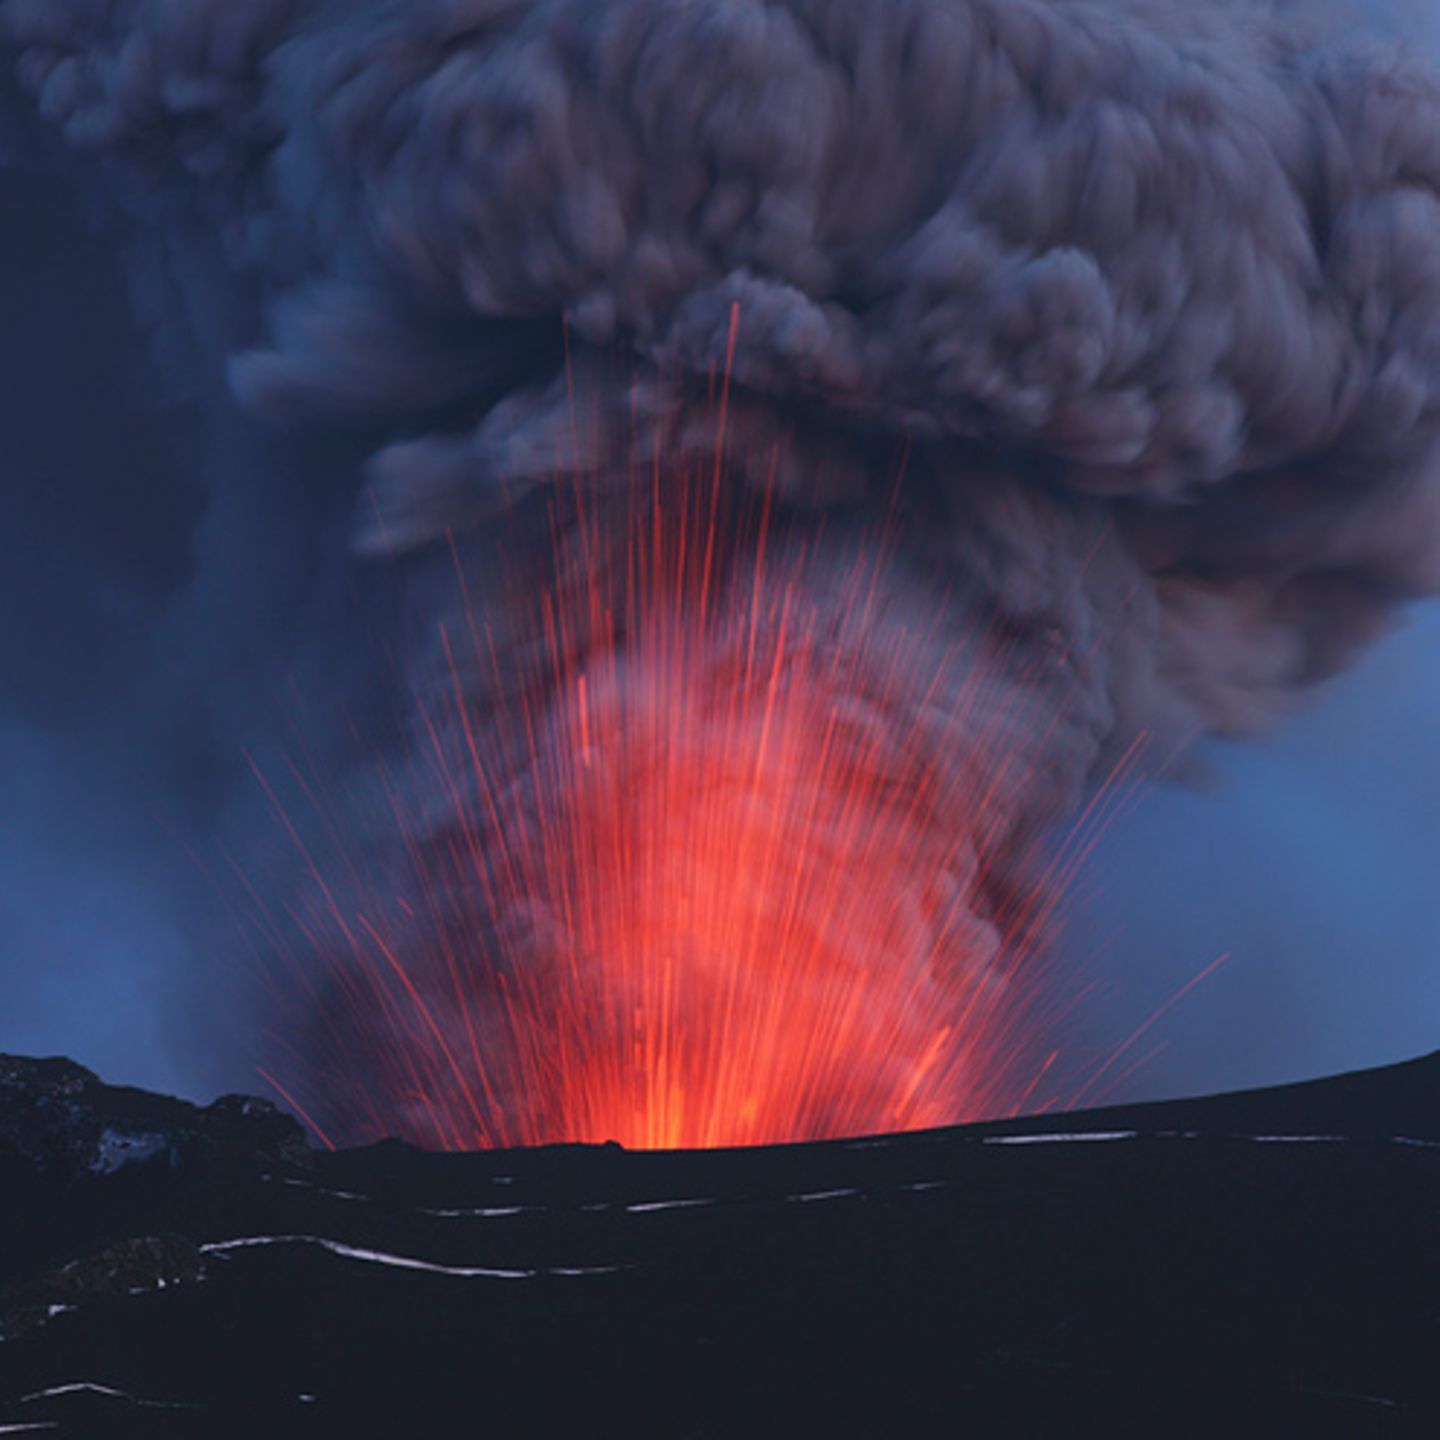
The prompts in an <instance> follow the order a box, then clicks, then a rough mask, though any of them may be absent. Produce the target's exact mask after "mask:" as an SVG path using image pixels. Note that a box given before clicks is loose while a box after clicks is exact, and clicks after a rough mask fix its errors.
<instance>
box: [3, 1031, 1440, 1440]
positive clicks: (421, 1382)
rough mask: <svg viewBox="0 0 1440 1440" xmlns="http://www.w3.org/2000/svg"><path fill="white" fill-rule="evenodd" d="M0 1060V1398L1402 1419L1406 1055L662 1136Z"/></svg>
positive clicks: (1421, 1076) (1434, 1193)
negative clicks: (436, 1138)
mask: <svg viewBox="0 0 1440 1440" xmlns="http://www.w3.org/2000/svg"><path fill="white" fill-rule="evenodd" d="M0 1074H3V1075H5V1076H6V1077H7V1081H6V1085H5V1087H4V1089H3V1091H0V1094H3V1095H4V1108H3V1122H0V1123H3V1130H0V1133H3V1135H4V1136H5V1142H4V1145H5V1148H4V1149H3V1150H0V1204H3V1211H4V1214H5V1217H6V1225H5V1226H4V1227H3V1229H0V1285H5V1286H8V1287H9V1289H8V1294H9V1300H8V1302H7V1305H8V1309H7V1310H6V1316H7V1319H6V1322H5V1329H4V1334H5V1339H4V1341H3V1343H0V1433H3V1432H4V1431H5V1429H6V1427H8V1426H13V1427H19V1428H21V1429H33V1428H37V1427H38V1428H49V1429H56V1430H58V1432H59V1433H62V1434H63V1433H71V1434H87V1435H88V1434H95V1435H105V1436H112V1435H113V1436H128V1435H134V1436H144V1437H160V1436H167V1437H169V1436H174V1437H180V1436H195V1437H202V1436H203V1437H205V1440H211V1437H214V1436H226V1435H237V1436H241V1435H243V1436H247V1437H253V1436H258V1435H265V1436H279V1437H285V1436H292V1435H293V1436H297V1437H312V1436H313V1437H332V1436H340V1435H343V1436H345V1437H347V1440H364V1437H368V1436H376V1437H379V1436H391V1435H425V1436H449V1435H457V1436H458V1435H465V1436H470V1435H495V1436H504V1437H507V1440H510V1437H528V1436H563V1437H565V1440H584V1437H597V1440H598V1437H617V1440H618V1437H625V1440H632V1437H648V1436H660V1437H695V1440H701V1437H706V1440H720V1437H726V1440H729V1437H742V1436H743V1437H745V1440H764V1437H769V1436H775V1437H796V1436H809V1435H821V1434H826V1435H829V1434H834V1435H863V1436H867V1437H879V1436H889V1435H895V1436H905V1437H928V1436H937V1437H938V1436H944V1437H947V1440H948V1437H954V1436H983V1437H985V1440H1003V1437H1008V1436H1017V1437H1018V1436H1025V1437H1050V1436H1055V1437H1073V1436H1088V1435H1104V1436H1106V1437H1107V1440H1124V1437H1135V1440H1162V1437H1163V1440H1185V1437H1192V1436H1193V1437H1197V1440H1201V1437H1203V1440H1214V1437H1217V1436H1221V1435H1223V1436H1226V1437H1242V1440H1243V1437H1255V1440H1276V1437H1289V1436H1295V1437H1304V1440H1321V1437H1327V1436H1336V1437H1346V1440H1363V1437H1372V1436H1373V1437H1397V1440H1408V1437H1412V1436H1413V1437H1417V1440H1418V1437H1433V1436H1435V1435H1437V1434H1440V1368H1437V1366H1436V1365H1435V1363H1434V1362H1435V1356H1436V1355H1437V1354H1440V1309H1437V1304H1436V1298H1435V1297H1436V1296H1437V1295H1440V1239H1437V1231H1436V1226H1435V1216H1436V1214H1437V1213H1440V1055H1436V1056H1431V1057H1429V1058H1427V1059H1422V1060H1417V1061H1413V1062H1410V1063H1408V1064H1405V1065H1399V1066H1393V1067H1389V1068H1386V1069H1382V1070H1375V1071H1367V1072H1362V1073H1360V1074H1355V1075H1347V1076H1341V1077H1337V1078H1334V1079H1330V1080H1324V1081H1317V1082H1312V1083H1308V1084H1303V1085H1293V1086H1285V1087H1281V1088H1278V1089H1272V1090H1264V1091H1253V1092H1248V1093H1244V1094H1237V1095H1224V1096H1217V1097H1213V1098H1209V1099H1202V1100H1192V1101H1175V1102H1164V1103H1160V1104H1152V1105H1140V1106H1128V1107H1112V1108H1109V1109H1104V1110H1096V1111H1091V1112H1088V1113H1080V1114H1072V1115H1063V1116H1054V1115H1047V1116H1041V1117H1036V1118H1031V1119H1024V1120H1013V1121H1004V1122H997V1123H993V1124H987V1125H979V1126H970V1127H963V1128H955V1129H947V1130H936V1131H928V1132H922V1133H916V1134H907V1135H881V1136H871V1137H860V1138H857V1139H854V1140H840V1141H828V1142H824V1143H818V1144H804V1145H785V1146H771V1147H765V1148H758V1149H748V1150H747V1149H741V1150H729V1151H694V1152H670V1153H658V1152H651V1153H646V1152H628V1151H624V1150H622V1149H619V1148H618V1147H614V1146H551V1147H545V1148H541V1149H533V1150H514V1151H490V1152H482V1153H474V1154H436V1153H429V1152H424V1151H419V1150H415V1149H412V1148H410V1147H408V1146H405V1145H402V1144H400V1143H398V1142H393V1141H392V1142H386V1143H383V1144H380V1145H376V1146H371V1147H369V1148H366V1149H359V1150H349V1151H341V1152H338V1153H336V1154H326V1153H311V1152H309V1151H308V1150H305V1149H304V1148H303V1139H302V1137H301V1136H300V1135H299V1131H298V1128H297V1127H294V1126H292V1125H291V1123H290V1122H288V1121H286V1120H285V1119H284V1117H281V1116H279V1115H277V1114H276V1113H275V1112H274V1111H273V1110H272V1109H270V1107H268V1106H264V1105H263V1104H262V1103H261V1102H253V1103H252V1104H247V1103H246V1102H242V1101H228V1102H225V1103H223V1104H219V1105H216V1106H210V1107H207V1108H205V1109H203V1110H202V1109H198V1108H197V1107H194V1106H188V1105H185V1104H184V1103H183V1102H179V1101H173V1100H167V1099H164V1098H163V1097H157V1096H145V1095H142V1094H140V1093H139V1092H135V1091H112V1090H110V1089H109V1088H108V1087H105V1086H102V1085H101V1084H100V1083H99V1082H98V1081H97V1080H96V1079H95V1077H93V1076H91V1075H89V1074H88V1072H85V1071H83V1070H81V1069H80V1068H79V1067H78V1066H73V1065H70V1064H69V1063H68V1062H60V1061H45V1062H34V1061H18V1060H12V1061H3V1062H0ZM257 1106H258V1108H255V1107H257ZM107 1130H113V1131H114V1133H115V1134H119V1135H124V1136H128V1137H131V1139H132V1140H133V1139H134V1138H135V1137H139V1136H146V1135H155V1136H159V1137H161V1141H162V1143H161V1144H160V1145H158V1146H157V1147H156V1148H155V1149H154V1150H153V1152H152V1153H150V1154H149V1155H148V1158H143V1159H140V1158H137V1159H132V1160H128V1161H127V1162H126V1163H123V1164H120V1165H116V1166H111V1165H108V1164H105V1163H97V1162H100V1161H102V1160H103V1159H104V1157H105V1156H106V1155H109V1154H114V1153H117V1152H116V1149H115V1145H114V1144H113V1143H112V1144H111V1145H110V1147H109V1149H107V1148H106V1143H105V1141H104V1136H105V1134H106V1133H107ZM143 1148H144V1146H143V1145H137V1146H136V1147H135V1150H136V1151H137V1152H138V1150H140V1149H143ZM172 1155H173V1156H178V1157H179V1159H178V1161H176V1162H175V1163H172V1161H171V1158H170V1157H171V1156H172Z"/></svg>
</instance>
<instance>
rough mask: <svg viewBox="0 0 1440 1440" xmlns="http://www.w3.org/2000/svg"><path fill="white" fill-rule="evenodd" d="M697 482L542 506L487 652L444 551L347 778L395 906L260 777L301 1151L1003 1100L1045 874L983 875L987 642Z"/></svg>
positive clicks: (1003, 728)
mask: <svg viewBox="0 0 1440 1440" xmlns="http://www.w3.org/2000/svg"><path fill="white" fill-rule="evenodd" d="M724 403H725V402H724V398H723V394H722V398H721V400H720V404H719V411H720V424H721V425H722V426H723V423H724ZM722 464H723V462H722V461H721V460H719V459H716V460H715V461H714V464H713V469H712V468H711V467H710V466H709V464H708V463H707V465H706V467H705V469H704V470H703V471H696V470H694V469H691V468H689V467H687V466H686V465H685V464H683V463H680V462H676V463H675V465H674V466H673V467H672V466H669V465H668V464H667V462H666V460H665V457H661V456H657V457H656V460H655V465H654V471H653V473H652V474H650V475H648V476H644V477H634V476H631V477H629V479H628V483H626V484H624V485H622V486H619V487H616V489H615V491H614V492H613V493H612V496H611V498H610V500H608V501H605V502H603V503H602V502H594V501H587V500H586V499H585V498H584V496H582V494H581V492H580V490H579V488H578V487H576V488H574V489H572V490H571V491H570V492H569V496H570V498H572V499H573V504H572V503H563V502H562V501H561V500H559V499H556V500H552V501H551V511H550V520H551V525H552V527H553V541H554V543H553V547H552V549H553V555H554V557H555V558H554V561H553V564H552V565H551V566H550V567H549V570H548V574H547V576H546V577H545V579H544V583H540V584H537V583H536V582H535V579H534V577H533V576H531V577H528V578H527V577H526V576H525V575H523V574H521V575H520V576H517V577H516V579H515V581H514V584H513V586H512V587H511V588H512V592H513V593H512V595H511V596H510V598H509V601H508V602H507V605H506V610H507V616H506V621H505V624H506V627H507V628H506V630H505V632H504V637H503V640H501V641H497V638H496V635H495V632H494V629H493V627H492V626H491V624H490V623H489V621H490V615H489V614H488V613H487V611H486V609H485V608H484V607H481V606H480V605H478V604H477V603H476V602H475V601H474V600H473V599H472V596H471V590H470V587H469V585H468V583H467V578H466V569H465V566H464V564H462V562H461V558H460V551H459V550H458V548H456V547H454V546H453V545H452V553H453V555H454V559H455V574H456V583H457V602H458V603H457V614H458V615H459V616H460V617H461V618H460V619H459V621H458V622H452V623H450V624H447V625H446V626H445V627H444V628H443V629H442V630H441V631H440V633H439V634H438V635H437V637H436V641H437V654H440V655H443V658H444V663H443V666H442V667H440V668H441V671H442V679H443V683H441V684H439V685H438V686H432V687H431V688H430V689H429V690H428V691H425V692H423V693H417V694H416V696H415V698H414V701H413V709H414V715H415V720H416V723H415V727H414V728H415V734H416V736H417V737H418V738H417V741H416V746H415V751H414V754H413V755H412V756H411V758H410V761H409V763H408V764H407V766H405V767H403V770H402V769H400V768H394V769H386V770H383V771H382V773H383V774H384V776H385V783H384V787H383V788H384V791H385V795H386V804H387V806H388V810H389V817H388V823H389V824H390V825H391V826H392V827H393V831H394V833H395V834H396V835H398V837H399V838H400V839H401V840H402V841H403V846H404V850H405V853H406V855H407V856H408V872H409V873H408V874H407V875H406V876H405V877H404V882H403V884H402V885H400V886H399V887H398V893H393V894H390V895H387V894H386V893H385V891H384V886H383V884H376V883H374V882H369V881H367V883H366V885H365V886H364V887H362V890H363V893H364V894H365V899H364V900H363V901H362V902H360V903H354V902H353V901H352V899H351V898H350V897H351V895H352V892H353V891H355V889H356V886H355V884H354V883H352V882H354V881H355V880H357V879H358V878H359V871H358V869H357V867H356V865H355V864H354V863H352V862H350V861H348V860H347V861H344V862H343V864H344V865H345V866H347V867H348V869H349V878H348V880H347V879H346V878H345V877H343V876H339V877H336V878H335V883H332V880H331V876H330V871H331V870H332V869H333V868H334V867H332V866H328V865H327V864H325V863H322V860H321V859H320V857H319V855H318V852H317V849H316V845H315V843H314V842H313V841H309V840H306V839H303V838H302V835H301V829H302V828H303V827H301V826H299V825H298V824H296V823H295V822H294V821H293V820H292V819H291V817H290V814H289V812H288V810H287V808H286V807H284V806H282V804H281V801H280V798H279V796H278V794H277V792H276V790H275V788H274V787H273V786H272V784H271V782H270V781H269V779H268V778H267V777H266V776H265V775H264V774H263V773H261V772H260V770H259V768H258V767H257V775H259V777H260V780H261V783H262V784H263V785H264V786H265V788H266V791H267V793H268V794H269V795H270V798H271V801H272V803H274V804H275V806H276V808H277V811H278V813H279V814H280V816H281V819H282V820H283V822H284V824H285V825H286V827H287V829H288V831H289V834H290V836H291V840H292V841H293V843H294V844H295V845H296V846H297V847H298V849H299V853H300V854H301V856H302V859H303V862H304V865H305V869H306V871H307V873H308V875H309V877H310V879H311V881H312V882H313V885H314V890H313V892H312V900H313V903H306V902H297V904H296V905H295V906H293V907H292V908H291V909H290V911H289V914H288V923H287V924H283V925H276V926H275V927H274V928H273V929H272V931H271V933H270V936H269V939H270V940H272V941H275V942H277V943H278V942H279V940H280V939H281V938H282V932H283V931H285V930H286V929H290V930H293V929H294V927H295V926H296V925H298V926H299V927H300V929H301V931H302V932H303V933H304V934H305V935H306V936H307V938H308V940H309V942H310V945H311V948H312V949H313V950H315V951H318V952H320V953H321V954H322V955H323V956H324V957H325V960H326V962H327V965H328V968H329V972H330V973H329V977H328V980H327V981H325V982H317V981H316V980H315V979H314V976H313V970H309V969H306V967H303V966H302V967H299V968H300V970H301V971H302V972H303V973H305V974H306V975H307V976H308V977H309V978H307V979H306V980H305V982H304V985H303V986H302V987H301V989H302V995H301V998H302V1000H303V1002H304V1004H305V1005H306V1006H307V1007H308V1008H309V1009H310V1011H312V1012H315V1013H318V1014H319V1016H320V1020H319V1024H318V1045H319V1048H320V1049H321V1051H322V1052H323V1055H324V1060H323V1065H322V1067H321V1070H320V1083H318V1084H317V1083H316V1078H317V1077H316V1071H315V1069H314V1068H313V1066H312V1067H309V1068H310V1073H309V1075H308V1077H305V1079H303V1080H300V1081H297V1080H296V1079H294V1078H293V1076H294V1070H295V1068H296V1067H295V1066H293V1065H292V1066H290V1067H289V1070H288V1072H286V1073H287V1079H289V1080H290V1083H291V1085H292V1087H294V1088H295V1090H296V1092H297V1093H296V1094H292V1093H291V1091H290V1090H283V1091H282V1093H283V1094H285V1095H286V1097H287V1099H289V1100H290V1101H291V1103H292V1104H293V1105H294V1106H295V1107H296V1108H297V1109H300V1110H301V1113H302V1114H305V1115H306V1118H307V1119H308V1118H309V1117H310V1114H311V1113H313V1114H314V1115H316V1116H317V1117H318V1119H317V1120H315V1121H312V1124H314V1126H315V1128H316V1129H317V1131H319V1132H320V1133H321V1134H322V1138H328V1135H329V1134H331V1133H338V1134H340V1135H343V1136H344V1137H345V1138H347V1139H362V1138H373V1137H375V1136H377V1135H382V1134H395V1133H401V1134H403V1135H405V1136H406V1137H407V1138H410V1139H412V1140H415V1141H418V1142H420V1143H425V1144H430V1145H437V1146H441V1147H448V1148H466V1147H477V1146H493V1145H513V1144H536V1143H545V1142H551V1141H561V1140H578V1141H603V1140H610V1139H613V1140H618V1141H620V1142H621V1143H622V1144H624V1145H627V1146H632V1147H667V1148H669V1147H698V1146H722V1145H750V1144H760V1143H766V1142H774V1141H789V1140H802V1139H817V1138H828V1137H835V1136H842V1135H855V1134H863V1133H873V1132H879V1131H895V1130H907V1129H915V1128H922V1127H927V1126H935V1125H942V1124H948V1123H954V1122H957V1121H961V1120H966V1119H976V1118H981V1117H986V1116H992V1115H1000V1114H1010V1113H1014V1112H1015V1111H1017V1110H1019V1109H1021V1108H1024V1107H1025V1106H1026V1104H1027V1102H1030V1101H1031V1100H1032V1097H1033V1095H1034V1092H1035V1090H1036V1086H1037V1085H1038V1084H1039V1082H1040V1080H1041V1078H1042V1077H1043V1076H1044V1074H1045V1072H1046V1070H1047V1069H1048V1067H1049V1065H1050V1063H1051V1062H1052V1061H1053V1060H1054V1058H1055V1057H1054V1055H1053V1054H1052V1055H1049V1056H1047V1055H1046V1054H1045V1053H1044V1050H1043V1048H1042V1045H1041V1041H1042V1040H1043V1037H1044V1033H1045V1023H1044V1020H1043V1018H1042V1016H1041V1013H1040V1012H1041V1007H1042V1005H1043V1002H1044V998H1045V997H1044V994H1043V987H1041V986H1040V985H1039V984H1037V983H1036V976H1035V975H1034V974H1032V973H1030V972H1029V971H1028V970H1027V967H1035V966H1041V965H1043V963H1044V962H1043V960H1042V959H1040V958H1039V955H1040V952H1041V950H1042V948H1043V947H1042V941H1043V939H1044V934H1045V931H1046V929H1047V927H1048V923H1049V921H1050V918H1051V916H1052V914H1053V908H1054V903H1055V902H1054V898H1053V897H1054V894H1055V893H1056V891H1057V890H1058V888H1059V884H1058V881H1059V879H1060V878H1062V877H1057V876H1056V875H1054V874H1052V875H1051V876H1050V877H1049V883H1048V884H1044V885H1041V886H1040V887H1038V890H1037V893H1034V894H1019V893H1017V889H1018V887H1017V886H1016V885H1015V884H1014V883H1013V881H1012V882H1010V883H1009V885H1008V888H1003V887H1001V886H999V885H997V884H994V883H992V874H991V871H992V864H991V861H992V859H993V857H994V856H995V855H996V854H997V853H999V852H1000V851H1001V850H1002V849H1003V848H1005V847H1006V846H1012V845H1013V844H1014V843H1015V842H1014V837H1013V835H1012V834H1011V826H1012V821H1013V816H1012V814H1011V809H1010V806H1009V805H1007V803H1006V797H1007V794H1008V793H1009V791H1010V789H1011V787H1012V786H1013V785H1014V784H1016V783H1018V781H1019V778H1020V776H1019V769H1020V767H1021V766H1022V765H1023V763H1024V761H1023V756H1022V754H1021V752H1020V749H1019V748H1018V744H1017V741H1016V740H1015V738H1014V728H1015V727H1014V725H1013V720H1014V716H1013V714H1012V713H1011V711H1010V710H1007V706H1006V704H1005V703H1003V702H1004V699H1005V696H1003V695H1001V696H998V698H997V694H996V689H997V683H996V678H995V677H996V673H997V671H998V663H997V661H998V659H999V658H1003V657H1001V655H1000V650H999V648H998V645H997V644H995V643H992V642H991V640H990V639H988V638H986V637H981V638H979V639H974V640H972V641H970V642H969V643H968V645H966V646H961V645H959V644H958V643H956V642H954V641H953V640H951V639H948V638H947V636H946V635H945V634H944V633H943V627H942V626H941V624H940V623H939V622H938V621H937V620H936V619H935V618H934V616H935V613H936V610H937V606H936V605H935V604H934V603H933V601H932V603H930V604H929V606H928V608H927V605H926V604H924V603H918V602H917V599H916V596H915V595H914V594H913V593H911V591H909V590H907V589H906V586H905V585H904V584H901V583H899V582H898V581H897V578H896V572H897V569H898V568H899V567H897V566H896V564H895V557H894V554H893V546H892V543H891V541H892V535H891V533H890V531H889V529H888V528H887V526H884V525H882V526H881V527H880V528H879V530H876V529H875V528H873V527H872V528H868V529H865V528H857V527H851V528H850V529H849V530H848V531H846V532H844V533H839V532H838V530H837V531H836V532H835V533H830V534H826V533H825V526H824V525H823V524H817V523H816V522H815V521H814V519H813V517H812V518H810V519H808V520H807V522H806V523H805V524H803V525H796V526H790V527H785V526H782V525H780V524H779V522H778V521H777V519H776V511H777V505H776V501H775V497H774V495H773V494H772V493H771V490H769V489H766V490H765V491H764V492H763V493H761V494H759V495H756V494H754V493H749V494H748V498H743V499H741V500H739V501H736V500H735V498H734V496H733V494H732V489H733V488H734V487H732V486H731V484H730V482H729V481H728V480H727V479H726V478H725V477H724V476H723V474H722ZM617 497H618V498H617ZM927 616H928V617H929V618H927ZM1012 683H1013V682H1012ZM1011 709H1013V706H1012V707H1011ZM956 734H962V735H964V736H965V737H966V744H965V745H964V746H963V747H957V746H955V745H954V743H953V739H951V737H953V736H955V735H956ZM947 740H950V741H951V743H947ZM957 750H958V752H959V753H957ZM417 772H418V773H420V774H422V775H423V777H424V781H423V786H422V788H423V790H424V791H426V792H427V793H428V794H429V795H431V796H437V797H440V798H441V800H442V801H443V808H444V811H445V814H446V816H447V819H446V823H445V824H444V826H443V827H441V828H440V829H439V830H437V828H436V827H435V825H434V823H433V819H431V818H427V817H426V816H422V815H420V814H417V813H416V805H415V802H414V798H413V797H414V793H415V789H416V784H415V778H414V777H415V775H416V773H417ZM311 798H312V799H313V798H314V794H313V791H312V792H311ZM331 828H332V831H333V828H334V827H331ZM286 986H288V988H289V990H290V991H291V992H292V994H293V992H294V988H295V987H294V985H293V980H290V981H283V980H282V988H285V987H286ZM307 1043H314V1040H313V1037H312V1040H311V1041H307ZM280 1068H281V1069H282V1071H284V1069H285V1067H283V1066H282V1067H280ZM267 1078H268V1076H267ZM272 1083H273V1084H275V1085H276V1087H277V1088H280V1085H281V1082H280V1081H278V1080H276V1081H272ZM299 1094H303V1096H304V1100H305V1101H307V1102H308V1106H309V1108H308V1111H307V1110H306V1109H305V1108H303V1107H302V1101H301V1099H300V1098H298V1095H299ZM322 1124H323V1126H324V1129H323V1130H322V1129H321V1125H322Z"/></svg>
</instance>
